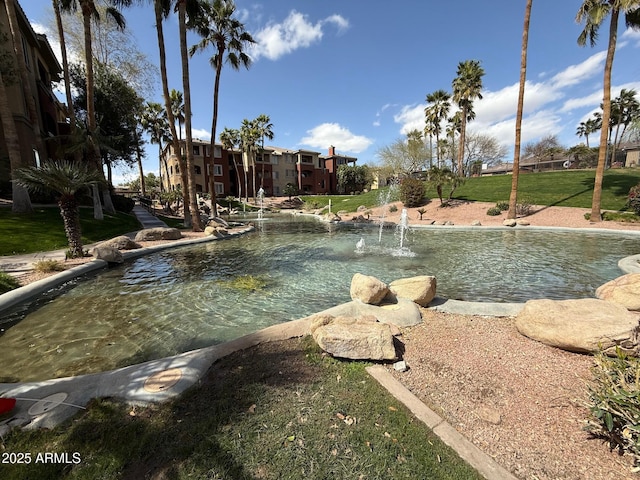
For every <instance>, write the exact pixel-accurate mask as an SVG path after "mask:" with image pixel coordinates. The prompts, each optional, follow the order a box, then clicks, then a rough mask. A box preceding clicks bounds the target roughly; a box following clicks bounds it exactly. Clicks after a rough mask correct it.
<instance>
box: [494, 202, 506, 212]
mask: <svg viewBox="0 0 640 480" xmlns="http://www.w3.org/2000/svg"><path fill="white" fill-rule="evenodd" d="M496 207H497V208H499V209H500V211H501V212H506V211H507V210H509V202H498V203H496Z"/></svg>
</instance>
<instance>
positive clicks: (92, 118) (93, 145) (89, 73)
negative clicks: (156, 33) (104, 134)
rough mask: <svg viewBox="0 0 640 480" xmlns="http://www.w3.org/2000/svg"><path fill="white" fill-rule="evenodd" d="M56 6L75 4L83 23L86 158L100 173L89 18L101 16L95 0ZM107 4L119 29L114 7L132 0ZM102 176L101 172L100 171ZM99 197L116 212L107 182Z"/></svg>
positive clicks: (96, 202)
mask: <svg viewBox="0 0 640 480" xmlns="http://www.w3.org/2000/svg"><path fill="white" fill-rule="evenodd" d="M59 2H60V3H59V5H60V8H61V10H62V11H64V12H76V11H77V10H78V7H79V8H80V10H81V12H82V22H83V29H84V61H85V69H86V82H87V128H88V130H89V132H88V133H89V135H88V137H87V139H88V141H89V150H88V153H89V155H88V160H89V162H90V163H92V164H93V165H94V168H95V169H96V170H97V171H98V172H102V160H101V158H102V157H101V154H100V146H99V145H98V143H97V142H95V141H94V137H95V135H96V133H97V130H98V124H97V116H96V111H95V81H94V71H93V47H92V39H91V38H92V37H91V20H92V19H99V18H100V15H99V13H98V9H97V8H96V4H95V1H94V0H59ZM109 3H110V5H109V6H107V8H106V10H105V13H106V14H107V15H109V16H110V17H111V18H112V19H113V20H114V21H115V22H116V24H117V25H118V27H119V28H124V27H125V21H124V17H123V15H122V14H121V13H120V11H119V10H118V9H117V8H115V6H124V7H126V6H129V5H131V3H132V0H109ZM102 176H103V179H104V173H102ZM102 186H103V190H102V196H103V200H104V209H105V210H106V211H107V212H109V213H115V208H114V206H113V203H112V202H111V194H110V193H109V189H108V188H107V184H106V182H103V183H102ZM92 190H93V209H94V210H93V213H94V217H95V218H96V219H100V220H101V219H102V218H104V217H103V214H102V207H101V205H100V196H99V194H98V184H93V185H92Z"/></svg>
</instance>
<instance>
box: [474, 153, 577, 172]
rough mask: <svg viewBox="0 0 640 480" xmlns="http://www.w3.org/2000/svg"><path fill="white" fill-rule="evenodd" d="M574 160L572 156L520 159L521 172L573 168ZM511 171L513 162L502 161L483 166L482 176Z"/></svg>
mask: <svg viewBox="0 0 640 480" xmlns="http://www.w3.org/2000/svg"><path fill="white" fill-rule="evenodd" d="M575 165H576V162H575V160H574V159H573V158H572V157H566V156H562V157H557V158H554V157H553V156H551V157H547V158H546V159H544V160H537V159H523V160H521V161H520V171H521V172H548V171H553V170H566V169H568V168H575ZM512 172H513V163H502V164H500V165H494V166H491V167H487V168H483V169H482V171H481V175H482V176H489V175H504V174H505V173H512Z"/></svg>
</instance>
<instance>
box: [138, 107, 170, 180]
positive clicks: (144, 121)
mask: <svg viewBox="0 0 640 480" xmlns="http://www.w3.org/2000/svg"><path fill="white" fill-rule="evenodd" d="M140 125H141V126H142V128H143V129H144V130H145V131H146V132H147V133H148V134H149V136H150V137H151V138H150V140H151V143H156V144H158V161H159V162H160V165H159V169H160V190H161V191H162V190H163V189H164V186H163V184H162V166H163V165H164V169H165V175H166V178H167V182H168V181H169V166H168V165H167V160H166V159H164V158H163V156H162V151H163V150H164V147H163V144H164V143H168V142H170V141H171V134H170V131H169V125H168V120H167V112H166V111H165V110H164V109H163V107H162V105H160V104H159V103H155V102H147V104H146V105H145V107H144V110H143V111H142V115H141V116H140ZM167 185H168V183H167Z"/></svg>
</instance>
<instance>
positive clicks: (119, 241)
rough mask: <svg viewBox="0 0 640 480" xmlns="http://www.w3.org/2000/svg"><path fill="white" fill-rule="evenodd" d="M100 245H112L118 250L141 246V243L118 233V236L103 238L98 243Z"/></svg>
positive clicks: (133, 248)
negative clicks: (108, 238)
mask: <svg viewBox="0 0 640 480" xmlns="http://www.w3.org/2000/svg"><path fill="white" fill-rule="evenodd" d="M99 246H101V247H113V248H117V249H118V250H135V249H136V248H142V245H140V244H139V243H136V242H134V241H133V240H131V239H130V238H129V237H127V236H126V235H120V236H119V237H114V238H112V239H110V240H105V241H104V242H102V243H100V244H99Z"/></svg>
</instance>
